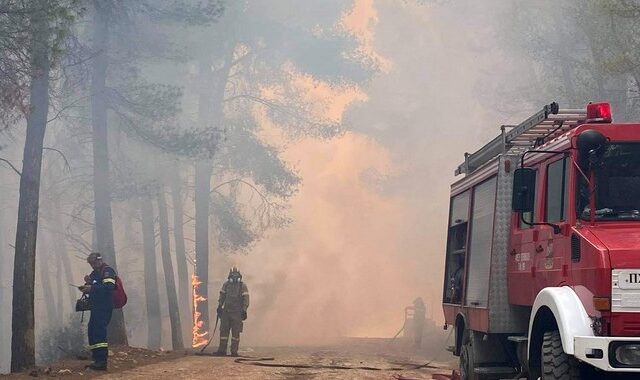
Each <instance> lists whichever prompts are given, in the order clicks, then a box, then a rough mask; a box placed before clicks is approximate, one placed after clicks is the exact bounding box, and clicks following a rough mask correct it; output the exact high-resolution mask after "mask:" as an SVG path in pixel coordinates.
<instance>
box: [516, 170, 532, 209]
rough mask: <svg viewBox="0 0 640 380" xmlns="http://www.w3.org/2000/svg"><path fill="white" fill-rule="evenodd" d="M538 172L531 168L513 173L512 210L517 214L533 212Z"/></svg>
mask: <svg viewBox="0 0 640 380" xmlns="http://www.w3.org/2000/svg"><path fill="white" fill-rule="evenodd" d="M535 187H536V171H535V170H534V169H531V168H520V169H516V170H515V172H514V173H513V195H512V198H511V209H512V210H513V211H515V212H519V213H525V212H533V207H534V204H535Z"/></svg>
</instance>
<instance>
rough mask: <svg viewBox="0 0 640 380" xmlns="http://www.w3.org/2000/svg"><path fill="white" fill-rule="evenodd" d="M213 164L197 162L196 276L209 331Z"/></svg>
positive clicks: (205, 324) (202, 319)
mask: <svg viewBox="0 0 640 380" xmlns="http://www.w3.org/2000/svg"><path fill="white" fill-rule="evenodd" d="M210 181H211V163H209V162H201V161H199V162H196V177H195V182H196V183H195V185H196V186H195V187H196V189H195V206H196V269H195V272H196V276H198V279H199V280H200V281H201V282H202V286H200V288H199V290H200V295H201V296H202V297H204V298H205V301H203V302H200V303H198V309H197V310H196V311H197V312H199V313H200V320H201V321H202V323H203V325H202V329H203V330H204V331H209V306H208V305H209V302H208V300H209V192H210V191H211V183H210Z"/></svg>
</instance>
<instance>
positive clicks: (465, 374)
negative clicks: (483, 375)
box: [460, 331, 480, 380]
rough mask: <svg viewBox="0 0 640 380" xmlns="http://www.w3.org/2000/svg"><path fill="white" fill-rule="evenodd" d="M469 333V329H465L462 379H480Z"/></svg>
mask: <svg viewBox="0 0 640 380" xmlns="http://www.w3.org/2000/svg"><path fill="white" fill-rule="evenodd" d="M469 335H470V333H469V331H465V333H464V338H462V347H461V349H460V379H461V380H479V379H480V376H478V374H477V373H476V371H475V368H476V361H475V357H474V355H473V346H472V345H471V337H470V336H469Z"/></svg>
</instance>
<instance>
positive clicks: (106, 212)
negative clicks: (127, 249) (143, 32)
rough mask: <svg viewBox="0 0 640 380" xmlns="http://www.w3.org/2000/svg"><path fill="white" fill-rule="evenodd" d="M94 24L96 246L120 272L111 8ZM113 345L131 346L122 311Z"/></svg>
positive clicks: (98, 12) (98, 9) (112, 327)
mask: <svg viewBox="0 0 640 380" xmlns="http://www.w3.org/2000/svg"><path fill="white" fill-rule="evenodd" d="M93 5H94V10H95V12H94V20H93V52H94V54H95V56H94V57H93V70H92V73H91V119H92V124H93V194H94V211H95V222H96V226H95V227H96V245H97V247H98V251H99V252H100V253H101V254H102V255H103V257H104V258H105V261H106V262H107V263H108V264H109V265H110V266H112V267H113V268H114V269H116V270H117V264H116V252H115V246H114V241H113V222H112V217H111V189H110V183H109V147H108V143H109V140H108V135H107V104H106V98H105V97H106V95H105V87H106V78H107V64H108V56H107V51H108V45H109V43H108V33H109V27H108V23H107V20H106V16H105V10H104V9H103V8H102V7H105V6H108V5H107V4H105V3H103V2H101V1H100V0H94V1H93ZM109 341H110V342H111V343H116V344H127V334H126V330H125V325H124V316H123V314H122V309H116V310H114V311H113V318H112V319H111V323H110V324H109Z"/></svg>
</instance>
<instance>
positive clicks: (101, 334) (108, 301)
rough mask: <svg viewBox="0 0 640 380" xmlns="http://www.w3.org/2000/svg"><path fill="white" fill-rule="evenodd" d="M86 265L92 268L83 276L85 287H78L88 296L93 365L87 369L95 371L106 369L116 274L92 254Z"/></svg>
mask: <svg viewBox="0 0 640 380" xmlns="http://www.w3.org/2000/svg"><path fill="white" fill-rule="evenodd" d="M87 263H89V265H91V268H93V272H91V274H90V275H88V276H85V278H84V280H85V285H84V286H81V287H80V290H81V291H82V292H83V293H86V294H88V295H89V301H90V303H91V317H90V318H89V329H88V330H89V331H88V332H89V348H90V349H91V356H92V359H93V363H91V364H90V365H89V366H88V367H89V368H91V369H95V370H102V371H105V370H106V369H107V357H108V356H109V345H108V343H107V326H108V325H109V322H110V321H111V313H112V312H113V290H114V289H115V287H116V272H115V271H114V270H113V269H112V268H111V267H110V266H108V265H107V264H106V263H105V262H104V261H102V256H101V255H100V254H99V253H97V252H93V253H91V254H90V255H89V257H87Z"/></svg>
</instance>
